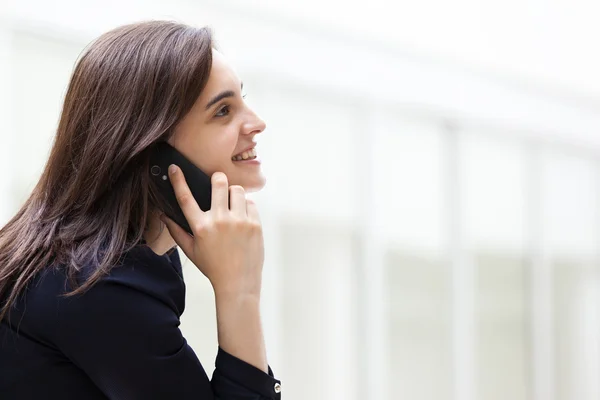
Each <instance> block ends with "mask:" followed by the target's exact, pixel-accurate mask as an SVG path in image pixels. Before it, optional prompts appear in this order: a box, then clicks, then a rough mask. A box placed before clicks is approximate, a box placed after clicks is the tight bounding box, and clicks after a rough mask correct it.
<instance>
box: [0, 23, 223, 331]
mask: <svg viewBox="0 0 600 400" xmlns="http://www.w3.org/2000/svg"><path fill="white" fill-rule="evenodd" d="M212 48H213V40H212V33H211V31H210V29H208V28H196V27H191V26H188V25H184V24H180V23H176V22H172V21H145V22H141V23H136V24H130V25H125V26H121V27H118V28H116V29H114V30H112V31H110V32H107V33H105V34H103V35H102V36H100V37H99V38H98V39H96V40H95V41H94V42H92V43H91V44H90V45H89V46H88V47H87V48H86V49H85V51H84V52H83V53H82V55H81V56H80V58H79V60H78V61H77V63H76V65H75V68H74V71H73V74H72V76H71V81H70V83H69V86H68V90H67V93H66V95H65V99H64V105H63V109H62V113H61V116H60V122H59V124H58V128H57V132H56V137H55V141H54V144H53V147H52V150H51V153H50V157H49V159H48V162H47V164H46V166H45V168H44V172H43V173H42V176H41V178H40V180H39V182H38V183H37V185H36V186H35V188H34V190H33V192H32V193H31V195H30V197H29V198H28V199H27V201H26V202H25V203H24V205H23V206H22V208H21V209H20V210H19V211H18V212H17V214H16V215H15V216H14V217H13V218H12V219H11V220H10V221H9V222H8V223H7V224H6V225H5V226H4V227H3V228H2V229H1V230H0V299H3V301H2V303H0V321H1V320H2V318H4V317H5V315H6V313H7V312H8V310H9V309H10V307H11V305H12V304H13V303H14V301H15V300H16V298H17V297H18V296H19V294H20V293H21V292H22V291H23V290H24V289H25V288H26V287H27V284H28V283H29V282H30V281H31V279H32V278H33V277H34V276H35V275H36V274H37V273H38V272H40V271H41V270H42V269H44V268H46V267H47V266H48V265H51V264H52V265H61V266H64V268H65V269H66V271H67V276H68V277H69V281H70V282H71V283H75V282H76V280H77V278H76V276H77V273H78V272H79V271H80V270H81V268H82V267H83V266H84V265H89V264H90V263H91V264H92V265H93V266H94V269H93V273H92V274H91V275H89V276H87V278H86V279H85V280H84V281H83V282H80V283H81V284H79V285H74V286H73V288H74V290H73V291H71V292H70V294H71V295H73V294H77V293H82V292H84V291H85V290H87V289H89V287H91V286H92V285H93V284H94V283H95V282H97V281H98V279H100V278H101V277H102V276H103V275H104V274H106V273H107V272H108V271H109V270H110V268H111V267H113V266H114V265H116V264H118V262H119V259H120V257H121V256H122V255H123V254H124V253H125V252H127V251H129V250H130V249H132V248H133V247H134V246H136V245H138V244H140V243H141V242H142V238H143V233H144V230H145V229H146V227H147V224H148V217H149V213H150V212H151V211H152V210H153V209H154V207H156V206H157V203H156V201H157V200H156V189H155V188H154V187H153V186H152V184H151V180H150V177H149V173H148V154H149V149H150V148H151V147H152V145H153V144H155V143H157V142H160V141H163V140H166V139H168V137H169V136H170V135H171V134H172V132H173V128H174V127H175V125H176V124H177V123H178V122H179V121H180V120H181V119H182V118H183V116H184V115H185V114H186V113H187V112H188V111H189V110H190V109H191V108H192V106H193V104H194V102H195V101H196V99H197V98H198V96H199V95H200V92H201V91H202V89H203V88H204V87H205V85H206V82H207V81H208V77H209V74H210V69H211V66H212Z"/></svg>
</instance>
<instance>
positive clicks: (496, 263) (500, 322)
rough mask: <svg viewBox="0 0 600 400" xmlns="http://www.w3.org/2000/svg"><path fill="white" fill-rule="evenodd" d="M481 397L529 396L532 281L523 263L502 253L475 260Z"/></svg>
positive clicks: (498, 399)
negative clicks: (530, 291)
mask: <svg viewBox="0 0 600 400" xmlns="http://www.w3.org/2000/svg"><path fill="white" fill-rule="evenodd" d="M475 263H476V276H477V293H476V299H477V304H476V305H475V307H476V320H477V327H476V329H477V333H478V335H477V343H476V352H475V354H476V357H477V365H478V366H479V368H477V371H478V372H477V373H478V377H477V381H478V387H477V396H476V398H477V399H481V400H505V399H513V400H528V399H530V398H531V394H530V393H531V376H530V370H531V358H530V351H531V344H530V340H529V337H530V332H529V312H528V310H529V301H528V294H529V289H528V286H529V279H528V275H527V273H528V268H527V264H526V263H525V260H523V259H522V258H520V257H516V256H510V255H507V254H504V253H501V254H493V253H482V254H478V256H477V257H476V258H475Z"/></svg>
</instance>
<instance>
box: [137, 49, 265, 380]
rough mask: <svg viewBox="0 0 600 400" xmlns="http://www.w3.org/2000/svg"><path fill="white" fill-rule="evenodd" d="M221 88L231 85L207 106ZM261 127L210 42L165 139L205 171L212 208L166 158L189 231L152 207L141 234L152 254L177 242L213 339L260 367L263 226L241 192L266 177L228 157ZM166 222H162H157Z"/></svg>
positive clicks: (246, 144)
mask: <svg viewBox="0 0 600 400" xmlns="http://www.w3.org/2000/svg"><path fill="white" fill-rule="evenodd" d="M223 92H230V93H228V95H227V96H226V97H224V98H222V99H221V100H219V101H217V102H216V103H214V104H212V105H211V106H210V107H208V108H207V105H209V103H210V102H211V100H212V99H214V98H215V97H216V96H217V95H219V94H222V93H223ZM264 129H265V123H264V121H262V120H261V119H260V118H259V117H258V116H257V115H256V114H255V113H254V111H252V110H251V109H250V108H249V107H248V106H247V104H246V102H245V101H244V99H243V96H242V82H241V81H240V79H239V78H238V76H237V74H236V72H235V71H234V69H233V68H232V66H231V65H230V64H229V63H228V62H227V60H226V59H225V58H224V57H223V55H222V54H221V53H219V52H217V51H216V50H213V65H212V69H211V72H210V76H209V79H208V83H207V85H206V87H205V89H204V90H203V91H202V93H201V95H200V96H199V97H198V99H197V101H196V103H195V104H194V106H193V108H192V110H190V112H189V113H188V114H187V115H186V116H185V117H184V118H183V120H182V121H181V122H180V123H179V124H178V126H177V127H176V129H175V132H174V135H173V136H172V137H171V139H170V140H169V143H170V144H171V145H172V146H174V147H175V148H176V149H177V150H179V151H180V152H181V153H182V154H183V155H184V156H186V158H188V159H189V160H190V161H192V162H193V163H194V164H195V165H196V166H198V167H199V168H200V169H201V170H203V171H204V172H205V173H206V174H207V175H209V176H211V182H212V187H213V190H212V200H211V209H210V210H209V211H207V212H204V211H202V210H201V209H200V208H199V207H198V204H197V203H196V201H195V200H194V198H193V197H192V196H191V193H190V190H189V187H188V186H187V183H186V181H185V177H184V176H183V174H182V172H181V170H180V169H179V168H177V167H176V166H171V168H169V179H170V180H171V183H172V184H173V187H174V189H175V193H176V195H177V199H178V201H179V204H180V206H181V208H182V210H183V212H184V214H185V217H186V219H187V220H188V223H189V225H190V227H191V228H192V231H193V232H194V236H193V237H192V236H190V235H188V234H187V232H185V231H184V230H183V229H182V228H181V227H179V226H178V225H177V224H175V223H174V222H173V221H171V220H170V219H168V218H166V217H165V216H164V215H160V214H159V213H155V214H152V216H151V217H150V224H149V229H148V230H147V231H146V233H145V235H144V238H145V240H146V242H147V243H148V245H149V246H150V248H152V250H153V251H154V252H155V253H157V254H165V253H166V252H167V251H168V250H170V249H171V248H173V247H174V246H175V245H178V246H179V248H181V249H182V251H183V252H184V253H185V254H186V256H187V257H188V258H189V259H190V261H192V262H193V263H194V265H195V266H196V267H198V269H199V270H200V271H201V272H202V273H203V274H204V275H205V276H206V277H207V278H208V279H209V281H210V283H211V285H212V287H213V290H214V293H215V303H216V310H217V331H218V340H219V346H220V347H221V348H223V350H225V351H226V352H228V353H230V354H232V355H233V356H235V357H237V358H239V359H241V360H243V361H245V362H247V363H249V364H251V365H253V366H255V367H256V368H259V369H261V370H262V371H264V372H267V371H268V363H267V356H266V349H265V342H264V335H263V330H262V324H261V318H260V290H261V283H262V268H263V261H264V244H263V235H262V226H261V222H260V218H259V214H258V210H257V208H256V205H255V204H254V202H253V201H251V200H249V199H246V192H251V191H257V190H260V189H262V188H263V186H264V185H265V177H264V175H263V173H262V169H261V166H260V164H259V163H248V162H245V161H234V160H232V157H234V156H235V155H237V154H239V153H240V152H243V151H244V150H246V149H248V148H250V147H253V146H254V145H255V142H254V138H255V136H256V135H257V134H259V133H261V132H262V131H264ZM228 200H229V202H230V206H229V205H228ZM161 221H163V222H164V224H163V222H161ZM165 224H166V226H167V228H168V229H163V228H164V226H165Z"/></svg>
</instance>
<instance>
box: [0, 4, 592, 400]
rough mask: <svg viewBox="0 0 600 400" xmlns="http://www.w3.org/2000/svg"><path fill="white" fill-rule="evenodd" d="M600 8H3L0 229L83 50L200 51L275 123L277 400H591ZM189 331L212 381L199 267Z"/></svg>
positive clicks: (270, 312) (46, 138)
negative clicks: (160, 29) (196, 30)
mask: <svg viewBox="0 0 600 400" xmlns="http://www.w3.org/2000/svg"><path fill="white" fill-rule="evenodd" d="M599 12H600V5H599V3H597V2H595V1H591V0H587V1H586V0H568V1H567V0H554V1H552V2H550V1H541V0H519V1H517V0H503V1H500V0H486V1H476V0H452V1H444V0H421V1H418V2H408V1H394V2H392V1H385V0H370V1H368V2H363V1H361V2H358V1H356V2H352V1H348V0H346V1H340V0H319V1H317V0H303V1H274V0H268V1H267V0H264V1H248V0H244V1H242V0H220V1H212V0H169V1H166V0H145V1H142V0H119V1H116V0H87V1H75V0H55V1H52V2H47V1H43V0H0V167H1V170H2V171H4V174H3V177H2V178H3V179H1V180H0V225H1V224H4V223H5V222H6V221H7V220H8V218H9V217H11V216H12V215H13V214H14V213H15V212H16V210H17V209H18V208H19V207H20V205H21V204H22V203H23V201H24V200H25V199H26V197H27V196H28V194H29V193H30V191H31V190H32V188H33V186H34V184H35V183H36V180H37V179H38V176H39V175H40V173H41V171H42V168H43V166H44V163H45V161H46V158H47V156H48V151H49V149H50V146H51V144H52V139H53V135H54V132H55V128H56V125H57V120H58V117H59V114H60V110H61V103H62V98H63V95H64V92H65V88H66V85H67V83H68V80H69V78H70V74H71V71H72V69H73V66H74V63H75V62H76V60H77V57H78V55H79V54H80V52H81V51H82V50H83V48H84V46H85V45H86V44H87V43H89V42H90V41H91V40H92V39H94V38H95V37H97V36H98V35H100V34H101V33H103V32H105V31H107V30H109V29H112V28H114V27H116V26H118V25H120V24H124V23H129V22H134V21H139V20H142V19H176V20H179V21H181V22H186V23H190V24H193V25H197V26H203V25H209V26H211V27H212V28H213V29H214V32H215V34H216V39H217V42H218V45H219V47H220V49H221V51H222V52H223V53H225V55H226V56H227V57H228V58H229V59H230V60H232V61H233V63H234V64H235V65H236V66H237V69H238V73H239V75H240V77H241V78H242V79H243V80H244V83H245V89H246V90H245V91H246V93H247V94H248V98H247V101H249V102H250V103H251V104H252V105H253V106H254V107H255V108H256V110H257V111H258V113H259V115H261V117H262V118H263V119H264V120H265V121H266V122H267V125H268V128H267V130H266V131H265V132H264V133H263V134H262V135H260V138H259V146H258V147H257V149H258V152H259V153H260V154H261V157H262V158H263V159H264V168H265V171H266V174H267V177H268V184H267V187H266V188H265V190H264V191H262V192H260V193H258V194H256V195H255V198H256V200H257V201H258V203H259V207H260V210H261V215H262V218H263V222H264V226H265V228H264V229H265V240H266V264H265V272H264V295H263V299H264V302H263V309H264V313H263V322H264V326H265V334H266V339H267V347H268V352H269V361H270V363H271V365H272V366H273V369H274V370H275V372H276V375H277V376H278V377H279V378H280V379H281V380H282V381H283V392H282V393H283V395H284V398H285V399H287V400H307V399H311V400H319V399H323V400H325V399H340V400H358V399H361V400H362V399H376V400H382V399H384V400H385V399H387V400H403V399H411V400H434V399H435V400H446V399H448V400H451V399H452V400H501V399H502V400H506V399H511V400H529V399H531V400H598V399H600V310H599V308H600V274H599V262H598V261H599V256H600V254H599V253H600V248H599V235H600V201H599V200H600V199H599V197H600V180H599V178H600V72H599V71H600V56H599V55H598V52H597V51H596V48H597V38H598V37H600V25H599V24H597V16H598V14H599ZM184 268H185V274H186V282H187V287H188V293H187V297H188V298H187V308H186V313H185V314H184V319H183V322H182V329H183V331H184V334H185V335H186V337H187V338H188V341H189V342H190V343H191V345H192V346H193V347H194V349H195V350H196V352H197V353H198V355H199V357H200V359H201V361H202V362H203V364H204V365H205V368H206V369H207V372H208V373H209V375H210V374H212V370H213V363H214V357H215V355H216V351H217V337H216V322H215V317H214V300H213V296H212V292H211V289H210V286H209V284H208V282H207V281H206V279H205V278H204V277H203V276H202V275H201V274H200V273H199V272H198V271H197V270H196V268H195V267H194V266H193V265H192V264H191V263H189V262H187V263H186V264H185V267H184Z"/></svg>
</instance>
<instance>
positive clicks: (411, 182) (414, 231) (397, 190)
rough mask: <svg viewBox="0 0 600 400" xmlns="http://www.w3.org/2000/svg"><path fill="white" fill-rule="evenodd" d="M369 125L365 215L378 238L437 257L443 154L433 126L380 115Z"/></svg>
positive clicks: (441, 221)
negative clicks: (369, 201) (369, 186)
mask: <svg viewBox="0 0 600 400" xmlns="http://www.w3.org/2000/svg"><path fill="white" fill-rule="evenodd" d="M373 120H374V121H373V127H372V129H373V135H372V136H373V138H372V140H373V146H374V154H376V159H375V160H374V166H373V168H374V171H373V172H374V174H373V180H374V184H373V190H374V192H373V197H374V202H375V203H374V205H375V207H374V209H373V210H370V212H371V213H372V214H373V218H375V221H376V223H377V227H378V229H379V231H380V233H381V235H382V237H387V238H388V239H389V240H392V241H393V242H395V243H398V244H399V245H401V246H402V247H404V248H406V247H410V248H412V249H415V250H416V251H419V252H420V251H424V252H427V253H430V252H431V251H434V252H436V253H437V254H439V253H440V252H443V251H444V250H443V249H444V248H445V247H444V246H445V243H444V232H445V231H444V222H445V221H444V215H443V213H444V211H445V207H446V203H445V202H444V199H445V196H444V189H445V187H444V167H445V159H444V154H445V153H444V142H443V140H442V136H441V134H440V129H439V126H438V125H437V124H435V123H433V122H430V121H417V120H410V119H404V118H400V117H397V116H394V115H390V114H385V113H377V114H376V115H375V117H374V118H373Z"/></svg>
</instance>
